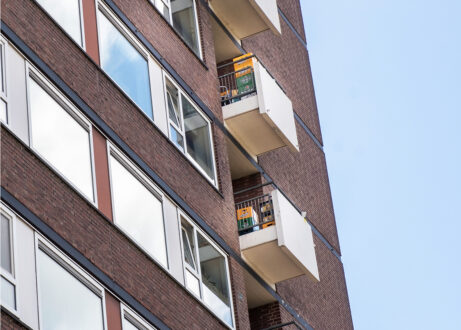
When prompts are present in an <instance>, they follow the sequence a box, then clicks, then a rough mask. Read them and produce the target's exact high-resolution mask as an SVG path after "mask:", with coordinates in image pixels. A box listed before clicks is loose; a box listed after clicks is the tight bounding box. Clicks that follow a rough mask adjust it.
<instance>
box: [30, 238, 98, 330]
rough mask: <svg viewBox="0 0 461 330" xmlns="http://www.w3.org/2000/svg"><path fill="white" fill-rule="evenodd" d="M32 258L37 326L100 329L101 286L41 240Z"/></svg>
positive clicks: (42, 327) (45, 327) (43, 327)
mask: <svg viewBox="0 0 461 330" xmlns="http://www.w3.org/2000/svg"><path fill="white" fill-rule="evenodd" d="M36 258H37V285H38V300H39V306H38V307H39V316H40V323H41V329H51V330H54V329H56V330H58V329H94V330H98V329H101V330H102V329H104V328H105V327H104V307H103V306H104V301H103V289H102V288H100V287H99V286H98V285H97V284H96V283H94V282H93V281H92V280H91V279H90V278H88V277H87V276H85V273H83V272H82V271H79V270H77V268H76V267H74V266H71V264H70V263H68V262H67V261H65V260H64V259H63V258H62V257H60V256H59V254H58V252H55V251H54V249H52V248H50V247H48V246H46V245H45V244H43V243H42V242H41V241H39V242H38V250H37V257H36Z"/></svg>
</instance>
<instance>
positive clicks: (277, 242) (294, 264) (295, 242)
mask: <svg viewBox="0 0 461 330" xmlns="http://www.w3.org/2000/svg"><path fill="white" fill-rule="evenodd" d="M271 195H272V201H273V205H274V219H275V226H270V227H267V228H265V229H260V230H258V231H254V232H251V233H247V234H244V235H242V236H240V250H241V252H242V256H243V257H244V259H245V260H246V261H247V262H248V263H249V264H250V266H251V267H252V268H253V269H254V270H255V271H256V272H257V273H258V274H259V275H260V276H261V277H262V278H263V279H264V280H265V281H266V282H267V283H268V284H270V285H273V284H275V283H278V282H281V281H284V280H288V279H290V278H293V277H296V276H300V275H308V276H309V277H310V278H311V279H313V280H315V281H318V280H319V273H318V267H317V260H316V256H315V245H314V240H313V237H312V229H311V227H310V225H309V224H308V223H307V222H306V221H305V220H304V218H303V217H302V216H301V214H299V212H298V211H297V210H296V209H295V208H294V207H293V206H292V205H291V204H290V202H289V201H288V200H287V199H286V198H285V197H284V196H283V195H282V194H281V193H280V192H279V191H277V190H275V191H273V192H272V193H271Z"/></svg>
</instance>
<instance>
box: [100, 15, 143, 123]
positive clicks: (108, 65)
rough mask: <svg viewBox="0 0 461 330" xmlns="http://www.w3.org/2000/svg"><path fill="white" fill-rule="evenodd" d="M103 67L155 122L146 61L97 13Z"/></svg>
mask: <svg viewBox="0 0 461 330" xmlns="http://www.w3.org/2000/svg"><path fill="white" fill-rule="evenodd" d="M98 24H99V52H100V56H101V67H102V68H103V69H104V71H106V73H107V74H108V75H109V76H110V77H111V78H112V79H113V80H114V81H115V82H116V83H117V84H118V85H119V86H120V88H121V89H123V90H124V91H125V93H127V94H128V96H129V97H131V99H132V100H133V101H134V102H135V103H136V104H137V105H138V106H139V107H140V108H141V109H142V111H144V113H145V114H146V115H148V116H149V117H150V118H152V100H151V94H150V85H149V68H148V64H147V60H146V59H145V58H144V57H143V56H142V55H141V54H140V53H139V52H138V51H137V50H136V48H135V47H134V46H133V45H132V44H131V43H130V42H129V41H128V40H127V39H126V38H125V37H124V36H123V34H121V33H120V31H119V30H118V29H117V28H116V27H115V26H114V25H113V24H112V23H111V22H110V21H109V20H108V19H107V17H106V16H105V15H104V14H102V13H101V12H98Z"/></svg>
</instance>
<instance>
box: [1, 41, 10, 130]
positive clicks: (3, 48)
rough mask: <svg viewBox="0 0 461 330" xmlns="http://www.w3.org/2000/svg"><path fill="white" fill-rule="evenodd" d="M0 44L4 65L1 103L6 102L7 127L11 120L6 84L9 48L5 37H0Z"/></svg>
mask: <svg viewBox="0 0 461 330" xmlns="http://www.w3.org/2000/svg"><path fill="white" fill-rule="evenodd" d="M0 44H1V52H2V54H1V57H2V58H1V61H2V63H1V65H2V69H3V70H2V72H1V73H0V74H1V77H0V79H2V82H3V90H0V99H1V101H3V102H5V106H6V122H4V123H5V124H6V125H8V123H9V120H8V117H9V116H8V98H7V83H6V77H7V75H6V48H7V47H8V46H7V45H8V43H7V42H6V40H5V39H4V38H3V36H0Z"/></svg>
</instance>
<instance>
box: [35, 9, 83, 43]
mask: <svg viewBox="0 0 461 330" xmlns="http://www.w3.org/2000/svg"><path fill="white" fill-rule="evenodd" d="M36 1H37V2H38V3H39V4H40V5H41V6H42V7H43V9H45V10H46V11H47V12H48V13H49V14H50V16H51V17H53V19H54V20H55V21H56V22H57V23H58V24H59V25H61V26H62V28H63V29H64V31H66V32H67V33H68V34H69V35H70V36H71V37H72V38H73V39H74V40H75V41H76V42H77V43H78V44H79V45H80V46H82V47H83V22H82V14H81V13H82V9H81V3H80V0H66V1H62V0H36Z"/></svg>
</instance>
